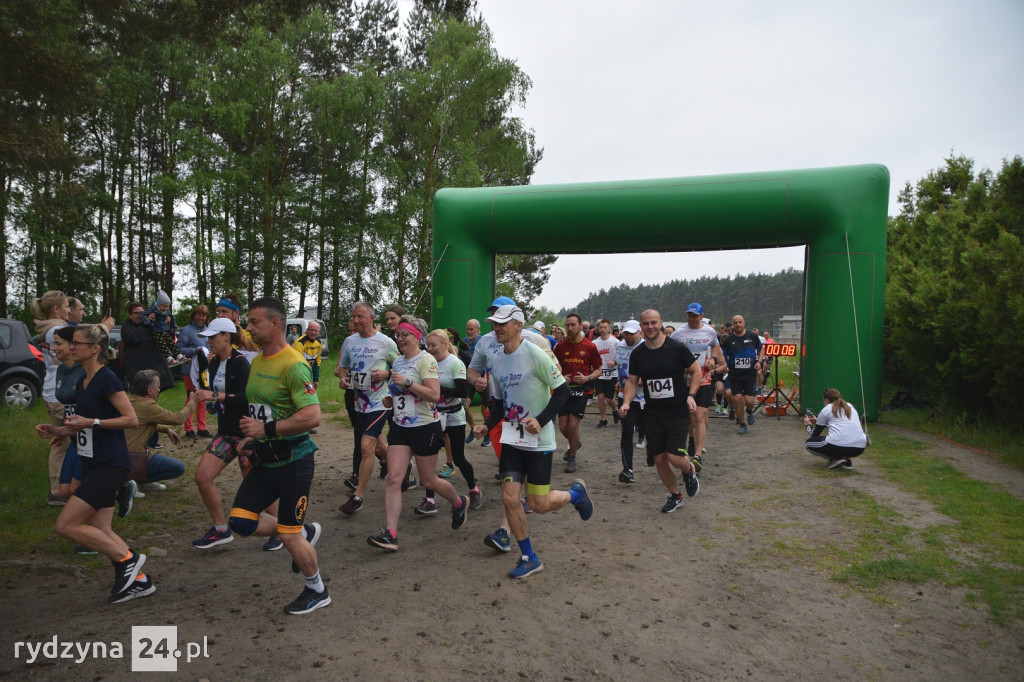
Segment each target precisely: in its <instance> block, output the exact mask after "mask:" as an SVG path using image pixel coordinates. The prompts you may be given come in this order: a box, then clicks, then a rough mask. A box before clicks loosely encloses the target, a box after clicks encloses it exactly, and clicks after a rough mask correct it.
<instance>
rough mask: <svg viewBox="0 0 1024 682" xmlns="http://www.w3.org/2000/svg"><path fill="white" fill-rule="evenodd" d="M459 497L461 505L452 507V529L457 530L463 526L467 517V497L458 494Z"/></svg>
mask: <svg viewBox="0 0 1024 682" xmlns="http://www.w3.org/2000/svg"><path fill="white" fill-rule="evenodd" d="M459 499H460V500H462V506H461V507H459V508H458V509H455V508H454V507H453V508H452V530H458V529H459V528H462V527H463V526H465V525H466V519H468V518H469V498H468V497H466V496H465V495H459Z"/></svg>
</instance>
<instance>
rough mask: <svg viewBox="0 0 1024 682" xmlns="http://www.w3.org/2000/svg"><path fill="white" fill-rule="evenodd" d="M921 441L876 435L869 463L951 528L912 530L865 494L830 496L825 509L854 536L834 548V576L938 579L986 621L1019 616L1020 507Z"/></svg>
mask: <svg viewBox="0 0 1024 682" xmlns="http://www.w3.org/2000/svg"><path fill="white" fill-rule="evenodd" d="M925 449H926V446H924V445H922V444H921V443H919V442H917V441H913V440H909V439H907V438H902V437H899V436H893V435H889V434H885V433H876V434H875V436H874V441H873V445H872V447H871V450H870V452H871V458H872V460H873V461H874V462H875V463H876V464H878V465H879V466H880V467H881V468H882V469H883V470H884V471H885V472H886V474H887V476H888V478H889V479H890V480H892V481H894V482H896V483H897V484H899V485H900V486H901V487H903V488H904V489H905V490H907V491H908V492H910V493H912V494H913V495H915V496H917V497H919V498H921V499H924V500H926V501H928V502H930V503H931V504H932V505H934V507H935V508H936V510H937V511H939V512H940V513H942V514H944V515H945V516H948V517H950V518H952V519H954V520H955V521H957V522H958V523H956V524H953V525H942V526H932V527H928V528H925V529H922V530H914V529H912V528H910V527H908V526H905V525H903V524H901V523H900V522H899V519H900V517H899V514H897V513H896V512H895V511H893V510H892V509H889V508H888V507H886V506H885V505H883V504H880V503H879V502H877V501H876V500H874V499H873V498H871V497H870V496H869V495H867V494H864V493H860V492H857V491H848V492H846V493H845V494H843V495H835V494H834V493H830V497H829V501H830V510H831V512H832V513H833V514H834V515H836V516H837V517H838V518H841V519H843V521H844V523H847V524H850V525H852V527H853V528H854V529H855V531H856V535H855V540H854V541H853V543H851V544H850V545H849V546H846V547H841V548H837V557H836V558H837V559H839V560H840V561H841V562H845V563H846V567H845V568H843V569H841V570H839V571H837V572H836V573H835V574H834V578H835V579H836V580H839V581H844V582H852V583H856V584H858V585H860V586H862V587H865V588H869V589H871V588H877V587H880V586H882V585H884V584H885V583H886V582H910V583H916V582H924V581H928V580H938V581H940V582H942V583H943V584H945V585H948V586H951V587H962V588H966V589H967V590H968V593H967V598H968V600H970V601H977V602H980V603H982V604H984V605H985V606H986V607H987V608H988V610H989V612H990V613H991V615H992V617H993V618H994V619H995V620H996V622H999V623H1001V624H1004V625H1005V624H1009V623H1011V622H1013V621H1014V620H1016V619H1019V618H1022V617H1024V501H1021V500H1018V499H1016V498H1015V497H1013V496H1011V495H1008V494H1006V493H1004V492H1002V491H1000V490H997V489H995V488H994V487H993V486H991V485H989V484H987V483H984V482H982V481H978V480H975V479H971V478H969V477H967V476H966V475H964V474H963V473H961V472H960V471H959V470H957V469H955V468H954V467H952V466H950V465H949V464H947V463H945V462H944V461H942V460H940V459H939V458H937V457H934V456H932V455H929V454H928V453H927V452H925V451H924V450H925Z"/></svg>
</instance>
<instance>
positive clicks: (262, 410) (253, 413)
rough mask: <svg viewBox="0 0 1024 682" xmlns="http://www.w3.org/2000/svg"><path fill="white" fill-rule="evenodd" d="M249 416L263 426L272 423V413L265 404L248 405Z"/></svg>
mask: <svg viewBox="0 0 1024 682" xmlns="http://www.w3.org/2000/svg"><path fill="white" fill-rule="evenodd" d="M249 416H250V417H252V418H253V419H256V420H259V421H261V422H263V423H264V424H266V423H267V422H272V421H274V413H273V412H271V410H270V405H267V404H266V403H249Z"/></svg>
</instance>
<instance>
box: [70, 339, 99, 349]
mask: <svg viewBox="0 0 1024 682" xmlns="http://www.w3.org/2000/svg"><path fill="white" fill-rule="evenodd" d="M70 345H71V348H72V349H74V348H78V347H79V346H98V345H100V344H98V343H95V342H94V341H72V342H71V344H70Z"/></svg>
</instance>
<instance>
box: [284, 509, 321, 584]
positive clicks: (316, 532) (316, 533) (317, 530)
mask: <svg viewBox="0 0 1024 682" xmlns="http://www.w3.org/2000/svg"><path fill="white" fill-rule="evenodd" d="M309 525H311V526H313V537H311V538H309V546H310V547H316V543H318V542H319V541H320V535H321V533H323V528H321V527H320V524H319V523H317V522H316V521H314V522H313V523H311V524H309ZM303 528H305V526H303ZM298 572H299V565H298V564H297V563H295V559H292V573H298Z"/></svg>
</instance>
